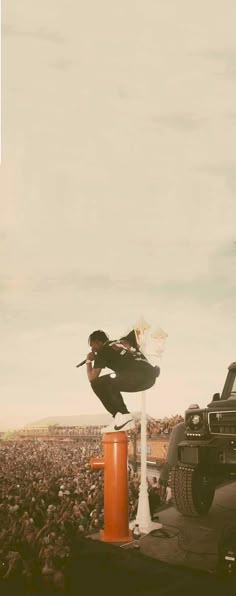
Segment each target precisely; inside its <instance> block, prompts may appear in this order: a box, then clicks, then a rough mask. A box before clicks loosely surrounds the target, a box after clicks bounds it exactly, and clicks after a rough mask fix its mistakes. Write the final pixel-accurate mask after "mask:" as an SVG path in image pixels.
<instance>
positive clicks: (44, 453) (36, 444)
mask: <svg viewBox="0 0 236 596" xmlns="http://www.w3.org/2000/svg"><path fill="white" fill-rule="evenodd" d="M176 420H177V422H178V421H179V417H175V421H176ZM171 426H172V421H169V424H168V426H166V427H165V428H169V429H170V428H171ZM136 428H137V432H138V424H137V427H136ZM162 428H163V427H162ZM156 429H159V422H158V421H156V425H155V426H153V425H151V426H148V433H149V432H151V433H153V432H154V430H156ZM90 430H91V429H87V436H86V438H85V437H83V436H80V439H79V440H77V441H71V440H70V441H68V442H65V441H61V440H59V438H57V439H56V438H55V440H54V441H52V440H47V439H46V440H45V439H44V440H40V439H37V437H36V436H35V437H34V438H33V440H32V438H31V439H30V438H28V439H24V440H19V439H15V440H13V441H1V442H0V582H1V581H4V582H5V583H6V582H10V583H11V582H13V583H14V582H16V581H17V582H19V581H21V582H23V584H24V586H25V587H26V589H28V591H29V592H30V591H32V590H33V591H34V590H36V589H37V586H39V585H40V586H47V587H50V589H51V588H53V589H54V590H56V591H63V590H64V589H65V582H66V569H67V563H68V560H69V558H70V552H71V545H72V543H73V541H74V540H76V539H79V538H81V537H84V536H88V535H89V534H91V533H94V532H97V531H98V530H99V529H101V528H103V526H104V509H103V488H104V485H103V471H102V470H96V471H93V470H92V469H91V466H90V459H91V458H92V457H102V453H103V449H102V435H101V433H100V432H99V430H100V429H99V428H98V427H97V428H95V430H94V432H93V433H92V434H91V433H90ZM89 437H90V439H89ZM139 487H140V474H139V473H138V472H135V471H134V470H133V468H132V466H131V465H129V519H130V520H132V519H135V517H136V514H137V507H138V498H139ZM166 489H167V491H168V487H166V486H165V487H163V485H162V484H161V482H159V481H158V479H157V478H149V479H148V492H149V503H150V511H151V515H152V516H153V515H154V514H155V511H156V509H157V508H158V506H160V504H162V503H164V502H166V501H167V500H168V498H167V497H168V495H167V491H166Z"/></svg>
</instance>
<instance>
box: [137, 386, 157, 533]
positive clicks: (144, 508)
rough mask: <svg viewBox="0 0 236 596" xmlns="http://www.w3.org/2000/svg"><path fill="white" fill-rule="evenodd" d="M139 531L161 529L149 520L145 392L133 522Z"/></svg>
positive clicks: (142, 400) (142, 403)
mask: <svg viewBox="0 0 236 596" xmlns="http://www.w3.org/2000/svg"><path fill="white" fill-rule="evenodd" d="M135 523H136V524H139V528H140V531H141V532H142V533H144V534H148V533H149V532H151V530H154V529H155V530H158V529H159V528H162V524H159V523H157V522H153V521H152V520H151V514H150V507H149V499H148V483H147V419H146V392H145V391H143V392H142V396H141V482H140V488H139V501H138V511H137V517H136V520H135Z"/></svg>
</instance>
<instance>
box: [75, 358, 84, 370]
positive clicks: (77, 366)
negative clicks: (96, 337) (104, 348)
mask: <svg viewBox="0 0 236 596" xmlns="http://www.w3.org/2000/svg"><path fill="white" fill-rule="evenodd" d="M85 362H86V358H85V360H82V362H80V363H79V364H76V368H79V367H80V366H83V364H85Z"/></svg>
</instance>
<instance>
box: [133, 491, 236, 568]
mask: <svg viewBox="0 0 236 596" xmlns="http://www.w3.org/2000/svg"><path fill="white" fill-rule="evenodd" d="M158 517H159V521H160V522H161V523H162V524H163V530H164V531H165V532H167V534H168V535H169V536H172V537H167V536H165V534H163V532H162V531H158V532H156V533H155V532H154V533H152V534H149V535H146V536H143V537H142V540H141V543H140V550H141V552H142V553H144V554H146V555H148V556H149V557H153V558H157V559H158V560H159V561H163V562H166V563H170V564H174V565H184V566H185V567H190V568H191V569H201V570H205V571H208V572H214V571H215V568H216V563H217V557H218V553H217V543H218V539H219V536H220V534H221V531H222V530H223V528H224V527H225V526H226V525H229V524H236V482H232V483H231V484H227V485H225V486H221V487H220V488H218V489H217V490H216V494H215V498H214V502H213V505H212V507H211V509H210V512H209V513H208V514H207V515H204V516H201V517H196V518H193V517H192V518H191V517H183V516H182V515H181V514H180V513H178V512H177V511H176V509H175V508H174V507H168V508H167V509H165V510H164V511H161V512H160V513H159V514H158ZM175 534H176V535H175Z"/></svg>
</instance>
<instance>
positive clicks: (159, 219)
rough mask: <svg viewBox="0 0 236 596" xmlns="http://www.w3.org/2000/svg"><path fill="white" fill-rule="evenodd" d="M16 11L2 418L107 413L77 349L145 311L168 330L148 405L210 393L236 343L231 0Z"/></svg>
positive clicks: (5, 98)
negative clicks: (97, 332) (98, 330)
mask: <svg viewBox="0 0 236 596" xmlns="http://www.w3.org/2000/svg"><path fill="white" fill-rule="evenodd" d="M2 13H3V14H2V21H3V23H2V50H3V51H2V53H3V58H2V70H3V73H2V102H3V109H2V122H3V130H2V136H3V141H2V165H1V168H0V196H1V221H0V241H1V242H0V245H1V251H0V264H1V268H0V271H1V273H0V275H1V277H0V305H1V323H0V327H1V328H0V333H1V345H2V348H1V357H0V360H1V362H0V383H1V399H2V403H1V419H0V427H1V425H2V426H3V425H6V424H9V421H10V420H11V421H14V423H16V422H18V423H20V424H21V423H22V424H23V423H24V422H26V421H27V420H34V419H37V418H40V417H43V416H48V415H53V414H54V415H56V414H57V415H59V414H63V415H65V414H68V415H72V414H79V413H89V412H93V413H96V412H103V411H104V410H103V406H102V405H101V404H100V402H99V400H98V398H96V396H95V395H94V394H93V393H92V391H91V389H90V386H89V384H88V381H87V377H86V372H85V369H80V370H77V369H76V368H75V365H76V363H77V362H78V361H80V360H81V359H83V358H84V357H85V355H86V353H87V351H88V348H87V337H88V335H89V333H90V332H91V331H93V330H94V329H96V328H102V329H104V330H105V331H107V333H108V334H109V335H110V337H111V338H112V337H118V336H119V335H121V334H123V333H124V332H125V331H126V330H127V329H128V328H129V327H132V325H133V323H134V322H135V321H136V320H137V318H138V317H139V315H140V314H143V315H144V317H145V318H146V319H147V320H148V321H149V322H150V323H152V324H153V325H160V326H161V327H162V328H163V329H164V330H165V331H166V332H167V333H168V341H167V343H166V349H165V353H164V356H163V359H162V363H161V369H162V370H161V376H160V378H159V380H158V382H157V385H156V387H155V389H153V390H151V391H150V392H149V394H148V400H147V401H148V404H147V409H148V411H149V413H150V414H152V415H153V416H156V417H159V416H161V417H162V416H165V415H171V414H175V413H177V412H178V413H181V414H182V413H183V412H184V410H185V408H186V407H187V406H188V405H189V403H193V402H196V401H197V402H199V403H200V405H204V404H207V403H209V401H210V398H211V396H212V394H213V393H214V392H215V391H221V389H222V386H223V382H224V378H225V374H226V369H227V366H228V365H229V364H230V362H232V361H233V360H235V358H236V350H235V344H236V341H235V337H236V199H235V194H236V169H235V164H236V158H235V156H236V37H235V22H236V4H235V0H224V2H221V1H220V0H198V2H196V1H195V0H119V2H111V1H110V0H99V2H98V1H96V0H93V2H92V1H91V0H86V2H78V0H40V2H32V0H21V1H20V2H19V0H10V1H8V2H7V1H5V2H3V9H2ZM125 398H126V401H127V405H128V406H129V407H130V408H131V409H138V408H139V403H140V397H139V396H128V397H127V396H125Z"/></svg>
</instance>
